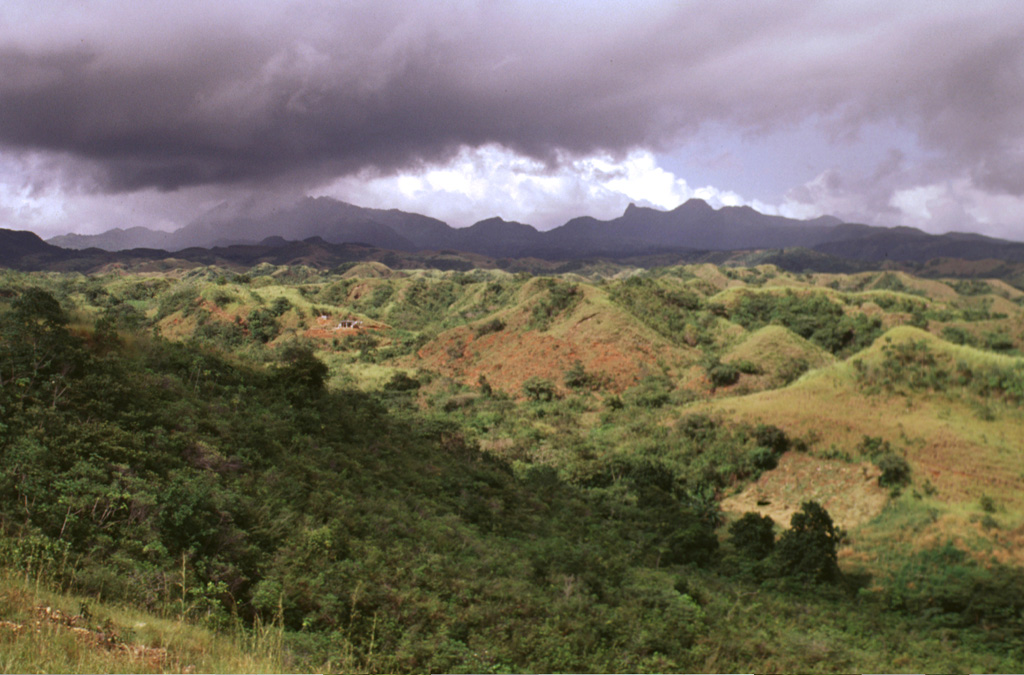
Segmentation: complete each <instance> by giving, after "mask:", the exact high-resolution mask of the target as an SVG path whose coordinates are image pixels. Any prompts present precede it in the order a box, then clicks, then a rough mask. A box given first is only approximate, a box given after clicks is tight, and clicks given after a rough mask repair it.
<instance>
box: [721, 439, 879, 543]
mask: <svg viewBox="0 0 1024 675" xmlns="http://www.w3.org/2000/svg"><path fill="white" fill-rule="evenodd" d="M880 474H881V472H880V471H879V469H878V467H876V466H875V465H873V464H870V463H867V462H862V463H849V462H841V461H834V460H827V459H819V458H817V457H813V456H810V455H806V454H802V453H798V452H789V453H786V454H785V455H783V456H782V457H781V459H780V460H779V466H778V467H777V468H775V469H774V470H772V471H766V472H765V473H764V474H762V475H761V477H760V478H759V479H758V480H757V481H756V482H755V483H752V484H751V485H748V486H747V488H746V489H745V490H743V491H742V492H740V493H739V494H736V495H733V496H731V497H727V498H726V499H723V500H722V509H723V510H725V511H730V512H733V513H736V514H743V513H747V512H748V511H753V512H755V513H759V514H761V515H764V516H771V518H772V520H774V521H775V522H776V523H777V524H779V525H781V526H782V527H788V526H789V521H790V518H792V517H793V514H794V513H796V512H797V511H799V510H800V505H801V504H803V503H804V502H806V501H810V500H813V501H816V502H818V503H819V504H821V505H822V506H823V507H825V510H827V511H828V512H829V515H831V516H832V520H833V521H834V522H835V523H836V525H838V526H840V527H842V528H844V529H849V528H853V527H856V526H857V525H860V524H861V523H865V522H867V521H868V520H871V519H872V518H874V517H875V516H876V515H878V514H879V513H881V511H882V509H883V508H885V504H886V502H887V501H888V500H889V492H888V490H886V489H885V488H882V487H879V485H878V476H879V475H880Z"/></svg>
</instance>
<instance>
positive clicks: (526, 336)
mask: <svg viewBox="0 0 1024 675" xmlns="http://www.w3.org/2000/svg"><path fill="white" fill-rule="evenodd" d="M1022 298H1024V292H1022V291H1020V290H1019V289H1017V288H1015V287H1013V286H1010V285H1008V284H1005V283H1003V282H998V281H994V280H983V279H970V280H963V279H960V280H948V281H943V280H941V279H928V280H925V279H919V278H916V277H913V276H910V275H907V274H905V273H900V272H891V271H890V272H864V273H857V274H849V275H842V274H792V273H787V272H782V271H780V270H778V269H776V268H774V267H772V266H767V265H765V266H759V267H750V268H733V267H716V266H713V265H696V266H687V267H673V268H665V269H657V270H650V271H644V270H639V269H628V268H615V269H609V270H607V271H606V273H603V274H600V275H598V274H594V275H591V276H586V275H581V274H563V275H557V276H550V277H533V276H530V275H528V274H524V273H520V274H510V273H508V272H503V271H500V270H474V271H466V272H438V271H394V270H390V269H388V268H387V267H385V266H384V265H381V264H379V263H374V264H364V265H355V266H347V267H346V268H343V269H337V270H333V271H324V270H317V269H313V268H305V267H274V266H271V265H266V264H265V265H261V266H258V267H254V268H251V269H248V270H234V271H232V270H227V269H221V268H214V267H209V268H194V269H189V270H178V271H171V272H164V273H160V274H138V273H129V272H125V271H117V270H114V271H110V272H108V273H104V274H95V275H91V276H84V275H78V274H70V273H68V274H43V273H40V274H27V273H14V272H7V273H3V274H2V275H0V462H2V468H3V471H2V472H0V481H2V488H0V534H2V539H0V669H3V670H5V671H24V672H28V671H68V672H71V671H81V672H90V671H104V672H105V671H130V672H156V671H179V672H180V671H188V672H202V671H223V672H228V671H245V672H256V671H346V672H559V671H572V672H585V671H602V672H621V671H629V672H671V671H687V672H699V671H712V672H730V671H758V672H851V671H889V672H910V671H932V672H935V671H941V672H968V671H1002V672H1019V671H1020V670H1021V668H1022V667H1024V553H1022V551H1024V547H1022V546H1021V544H1022V543H1024V496H1022V495H1024V491H1022V488H1024V461H1022V459H1024V457H1022V453H1024V448H1022V447H1021V442H1020V439H1022V438H1024V415H1022V414H1021V405H1022V402H1024V359H1022V358H1021V356H1020V350H1021V349H1024V306H1022V305H1024V300H1022ZM342 321H354V322H359V323H357V324H355V326H354V327H348V326H347V325H346V326H345V327H342V326H341V323H342Z"/></svg>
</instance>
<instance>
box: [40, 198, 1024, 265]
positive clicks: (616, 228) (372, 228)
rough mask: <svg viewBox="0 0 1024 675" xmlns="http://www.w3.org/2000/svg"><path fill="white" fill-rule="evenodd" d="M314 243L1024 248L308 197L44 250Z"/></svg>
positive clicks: (817, 228)
mask: <svg viewBox="0 0 1024 675" xmlns="http://www.w3.org/2000/svg"><path fill="white" fill-rule="evenodd" d="M310 237H319V238H321V239H323V240H324V241H325V242H327V243H329V244H343V243H360V244H365V245H368V246H373V247H377V248H382V249H389V250H394V251H405V252H413V251H428V250H433V251H440V250H446V249H447V250H456V251H462V252H467V253H476V254H480V255H486V256H491V257H495V258H523V257H535V258H541V259H546V260H573V259H580V258H593V257H604V258H612V259H619V258H622V257H629V256H638V255H652V254H657V253H662V252H673V251H684V250H691V251H725V250H746V249H775V248H793V247H802V248H808V249H812V250H815V251H819V252H822V253H828V254H830V255H834V256H838V257H841V258H851V259H858V260H871V261H879V260H885V259H891V260H910V261H918V262H923V261H925V260H929V259H931V258H936V257H958V258H971V259H979V258H1001V259H1010V260H1015V261H1018V260H1024V243H1020V242H1010V241H1005V240H1000V239H994V238H991V237H984V236H981V235H972V234H957V233H951V234H945V235H931V234H927V233H925V232H922V231H920V230H916V229H913V228H907V227H897V228H885V227H872V226H869V225H858V224H850V223H843V222H842V221H840V220H839V219H838V218H833V217H830V216H824V217H821V218H816V219H814V220H794V219H791V218H783V217H781V216H769V215H765V214H763V213H759V212H757V211H755V210H754V209H752V208H750V207H746V206H738V207H724V208H721V209H717V210H716V209H713V208H711V207H710V206H709V205H708V204H707V203H706V202H704V201H701V200H699V199H691V200H689V201H687V202H686V203H684V204H682V205H680V206H679V207H677V208H675V209H673V210H671V211H658V210H655V209H649V208H642V207H638V206H635V205H633V204H630V205H629V207H628V208H627V209H626V211H625V213H623V214H622V215H621V216H620V217H618V218H615V219H612V220H597V219H596V218H590V217H582V218H575V219H573V220H570V221H569V222H567V223H566V224H565V225H562V226H561V227H558V228H555V229H553V230H549V231H545V232H541V231H538V230H536V229H535V228H533V227H531V226H530V225H525V224H523V223H516V222H508V221H505V220H502V219H500V218H491V219H489V220H483V221H480V222H478V223H476V224H475V225H472V226H471V227H466V228H453V227H450V226H449V225H447V224H446V223H444V222H442V221H440V220H437V219H435V218H429V217H427V216H423V215H420V214H416V213H406V212H403V211H398V210H395V209H392V210H381V209H367V208H362V207H359V206H354V205H352V204H346V203H345V202H341V201H338V200H335V199H331V198H329V197H318V198H313V197H308V198H305V199H303V200H300V201H299V202H297V203H295V204H294V205H292V206H291V207H288V208H283V209H277V210H273V211H270V212H265V213H260V214H251V213H245V212H244V211H243V212H241V213H240V212H238V211H237V210H234V211H231V210H228V209H226V208H222V209H217V210H214V211H211V212H210V213H208V214H206V215H205V216H203V217H201V218H199V219H197V220H196V221H194V222H192V223H190V224H189V225H187V226H185V227H183V228H181V229H180V230H177V231H175V232H155V231H152V230H147V229H145V228H140V227H136V228H131V229H128V230H122V229H115V230H109V231H107V232H104V233H103V234H97V235H78V234H69V235H64V236H60V237H54V238H53V239H50V240H49V243H50V244H52V245H55V246H60V247H62V248H69V249H79V250H81V249H87V248H99V249H103V250H106V251H119V250H129V249H138V248H147V249H162V250H165V251H181V250H184V249H189V248H211V247H225V246H232V245H252V244H261V243H263V242H264V241H265V240H268V239H270V238H277V239H272V240H271V242H273V241H278V242H280V243H284V242H285V241H303V240H306V239H308V238H310Z"/></svg>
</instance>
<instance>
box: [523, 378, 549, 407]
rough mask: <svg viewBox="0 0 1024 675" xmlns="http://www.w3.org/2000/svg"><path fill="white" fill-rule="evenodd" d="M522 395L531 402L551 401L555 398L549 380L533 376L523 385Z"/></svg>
mask: <svg viewBox="0 0 1024 675" xmlns="http://www.w3.org/2000/svg"><path fill="white" fill-rule="evenodd" d="M523 393H524V394H526V398H528V399H530V400H531V401H551V400H553V399H554V398H555V385H554V383H552V382H551V380H546V379H544V378H543V377H540V376H537V375H534V376H533V377H531V378H530V379H528V380H527V381H526V382H524V383H523Z"/></svg>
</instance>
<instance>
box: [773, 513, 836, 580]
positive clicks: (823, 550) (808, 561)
mask: <svg viewBox="0 0 1024 675" xmlns="http://www.w3.org/2000/svg"><path fill="white" fill-rule="evenodd" d="M841 539H842V532H841V531H840V530H838V529H837V528H836V527H835V525H834V524H833V522H832V517H831V516H830V515H829V514H828V511H826V510H825V509H824V508H822V506H821V505H820V504H818V503H817V502H814V501H808V502H804V503H803V504H802V505H801V507H800V510H799V511H797V512H796V513H794V514H793V517H792V518H791V519H790V529H788V530H786V531H785V532H783V533H782V536H781V537H780V538H779V541H778V543H777V544H776V546H775V551H774V553H773V554H772V555H773V561H774V563H775V567H776V569H777V570H778V573H779V574H780V575H782V576H786V577H792V578H795V579H797V580H799V581H804V582H812V583H821V582H834V581H838V580H839V578H840V577H841V573H840V571H839V563H838V549H839V543H840V541H841Z"/></svg>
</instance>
